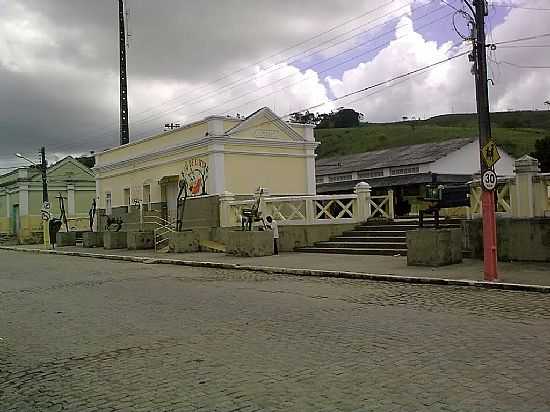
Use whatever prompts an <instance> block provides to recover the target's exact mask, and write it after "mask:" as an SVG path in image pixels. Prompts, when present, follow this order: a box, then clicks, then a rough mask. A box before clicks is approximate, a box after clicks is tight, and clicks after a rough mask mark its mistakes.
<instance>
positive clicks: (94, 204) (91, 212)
mask: <svg viewBox="0 0 550 412" xmlns="http://www.w3.org/2000/svg"><path fill="white" fill-rule="evenodd" d="M96 206H97V205H96V202H95V197H94V198H93V199H92V207H91V208H90V211H89V212H88V216H90V231H91V232H93V231H94V220H95V215H96Z"/></svg>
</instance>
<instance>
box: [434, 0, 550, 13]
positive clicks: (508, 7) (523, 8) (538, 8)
mask: <svg viewBox="0 0 550 412" xmlns="http://www.w3.org/2000/svg"><path fill="white" fill-rule="evenodd" d="M441 1H443V0H441ZM489 5H490V6H493V7H503V8H506V9H517V10H532V11H550V9H549V8H544V7H525V6H517V5H513V4H499V3H489Z"/></svg>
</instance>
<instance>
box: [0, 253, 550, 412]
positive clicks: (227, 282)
mask: <svg viewBox="0 0 550 412" xmlns="http://www.w3.org/2000/svg"><path fill="white" fill-rule="evenodd" d="M549 326H550V296H547V295H545V294H536V293H531V294H529V293H523V292H506V291H495V290H478V289H471V288H469V289H466V288H453V287H439V286H427V285H425V286H422V285H407V284H396V283H383V282H367V281H351V280H335V279H314V278H299V277H286V276H280V275H266V274H257V273H252V272H244V271H221V270H214V269H200V268H190V267H171V266H157V265H143V264H135V263H126V262H113V261H99V260H94V259H86V258H76V257H66V256H44V255H31V254H21V253H15V252H6V251H1V252H0V410H1V411H25V412H27V411H57V410H69V411H113V410H116V411H193V410H200V411H392V410H395V411H420V410H422V411H423V410H428V411H476V410H478V411H484V412H487V411H507V412H508V411H548V410H550V390H549V388H550V376H549V374H550V373H549V371H550V357H549V353H550V351H549V349H550V348H549V345H550V344H549V342H550V327H549Z"/></svg>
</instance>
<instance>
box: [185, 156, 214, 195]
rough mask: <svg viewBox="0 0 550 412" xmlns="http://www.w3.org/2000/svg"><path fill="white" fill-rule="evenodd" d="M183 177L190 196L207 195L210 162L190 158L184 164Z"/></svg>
mask: <svg viewBox="0 0 550 412" xmlns="http://www.w3.org/2000/svg"><path fill="white" fill-rule="evenodd" d="M181 174H182V177H183V179H184V180H185V183H186V186H187V194H188V195H189V196H200V195H206V181H207V180H208V163H207V162H205V161H204V160H202V159H189V160H187V161H186V162H185V163H184V164H183V171H182V173H181Z"/></svg>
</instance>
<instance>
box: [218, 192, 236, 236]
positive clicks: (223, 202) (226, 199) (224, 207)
mask: <svg viewBox="0 0 550 412" xmlns="http://www.w3.org/2000/svg"><path fill="white" fill-rule="evenodd" d="M233 201H235V196H233V194H232V193H229V192H223V193H222V194H221V195H220V226H221V227H230V226H233V225H234V224H235V223H234V222H232V221H231V206H230V205H229V203H230V202H233Z"/></svg>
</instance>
